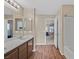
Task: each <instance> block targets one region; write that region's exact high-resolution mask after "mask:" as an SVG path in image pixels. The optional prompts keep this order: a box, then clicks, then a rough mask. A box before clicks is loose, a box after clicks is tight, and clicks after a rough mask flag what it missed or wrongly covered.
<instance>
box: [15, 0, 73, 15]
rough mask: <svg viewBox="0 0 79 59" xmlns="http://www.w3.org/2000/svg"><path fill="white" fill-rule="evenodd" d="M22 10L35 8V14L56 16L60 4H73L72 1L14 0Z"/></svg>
mask: <svg viewBox="0 0 79 59" xmlns="http://www.w3.org/2000/svg"><path fill="white" fill-rule="evenodd" d="M15 1H16V2H18V3H19V4H20V5H21V6H22V7H24V8H36V13H37V14H45V15H56V13H57V10H58V9H59V7H60V6H61V5H62V4H74V0H15Z"/></svg>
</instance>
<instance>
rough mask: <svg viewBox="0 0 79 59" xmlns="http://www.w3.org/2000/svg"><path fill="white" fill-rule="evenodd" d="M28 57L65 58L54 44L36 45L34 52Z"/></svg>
mask: <svg viewBox="0 0 79 59" xmlns="http://www.w3.org/2000/svg"><path fill="white" fill-rule="evenodd" d="M29 59H65V58H64V57H63V56H62V55H61V54H60V53H59V51H58V50H57V49H56V48H55V47H54V45H44V46H43V45H40V46H36V52H35V53H33V55H32V56H31V57H30V58H29Z"/></svg>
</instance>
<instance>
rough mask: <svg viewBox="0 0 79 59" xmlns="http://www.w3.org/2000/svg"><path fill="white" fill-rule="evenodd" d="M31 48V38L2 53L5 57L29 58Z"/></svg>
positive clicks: (12, 58)
mask: <svg viewBox="0 0 79 59" xmlns="http://www.w3.org/2000/svg"><path fill="white" fill-rule="evenodd" d="M32 50H33V38H32V39H30V40H29V41H27V42H24V43H23V44H21V45H20V46H18V47H15V49H13V50H11V51H9V52H8V53H6V54H4V56H5V57H4V58H5V59H29V57H30V56H31V55H32Z"/></svg>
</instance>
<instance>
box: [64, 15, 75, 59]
mask: <svg viewBox="0 0 79 59" xmlns="http://www.w3.org/2000/svg"><path fill="white" fill-rule="evenodd" d="M63 25H64V54H65V56H66V57H67V59H74V17H72V16H65V17H64V24H63Z"/></svg>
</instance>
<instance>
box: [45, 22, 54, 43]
mask: <svg viewBox="0 0 79 59" xmlns="http://www.w3.org/2000/svg"><path fill="white" fill-rule="evenodd" d="M53 43H54V23H50V24H47V26H46V44H53Z"/></svg>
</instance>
